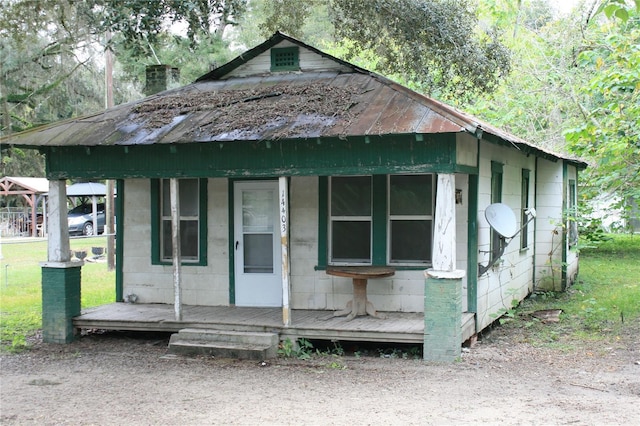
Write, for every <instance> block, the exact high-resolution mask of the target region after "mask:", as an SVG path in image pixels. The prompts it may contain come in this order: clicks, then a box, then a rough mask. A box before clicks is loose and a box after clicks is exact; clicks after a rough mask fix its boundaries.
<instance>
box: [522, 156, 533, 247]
mask: <svg viewBox="0 0 640 426" xmlns="http://www.w3.org/2000/svg"><path fill="white" fill-rule="evenodd" d="M530 175H531V171H530V170H529V169H522V188H521V193H520V207H521V212H520V220H521V222H520V223H521V226H522V229H521V230H520V249H521V250H526V249H528V248H529V223H528V222H529V216H528V215H527V210H528V209H529V207H530V205H529V200H530V197H529V196H530V188H531V186H530V185H531V178H530Z"/></svg>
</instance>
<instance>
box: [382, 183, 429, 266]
mask: <svg viewBox="0 0 640 426" xmlns="http://www.w3.org/2000/svg"><path fill="white" fill-rule="evenodd" d="M432 182H433V179H432V176H431V175H394V176H389V203H388V205H389V230H388V234H389V263H397V264H410V263H420V264H424V263H426V262H427V261H428V260H430V259H431V241H432V228H433V197H432V194H433V183H432Z"/></svg>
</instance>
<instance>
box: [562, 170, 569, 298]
mask: <svg viewBox="0 0 640 426" xmlns="http://www.w3.org/2000/svg"><path fill="white" fill-rule="evenodd" d="M568 186H569V170H568V167H567V163H566V161H565V162H563V163H562V221H563V226H562V269H561V271H562V272H561V277H560V282H561V285H562V291H564V290H566V289H567V287H568V283H569V280H568V278H567V254H568V253H567V251H568V248H569V232H568V229H567V226H564V225H566V224H567V223H566V221H565V218H564V216H565V212H566V211H567V209H568V208H569V206H568V205H567V198H568V197H567V190H568Z"/></svg>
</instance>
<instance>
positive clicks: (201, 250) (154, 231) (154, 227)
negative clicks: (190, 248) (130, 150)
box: [150, 178, 208, 266]
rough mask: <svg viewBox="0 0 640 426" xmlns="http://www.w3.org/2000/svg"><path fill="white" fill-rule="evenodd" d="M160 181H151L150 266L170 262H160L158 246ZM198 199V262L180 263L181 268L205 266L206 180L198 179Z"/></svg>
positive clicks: (168, 263) (159, 246)
mask: <svg viewBox="0 0 640 426" xmlns="http://www.w3.org/2000/svg"><path fill="white" fill-rule="evenodd" d="M160 182H161V179H151V194H150V195H151V208H150V211H151V264H152V265H171V262H168V261H165V260H162V257H161V253H160V250H161V244H160V226H161V222H162V221H161V211H160V191H161V186H160ZM198 183H199V184H198V197H199V206H198V207H199V211H198V215H199V217H198V226H199V229H198V232H199V234H198V244H199V247H198V254H199V255H198V260H196V261H191V260H189V261H182V262H181V263H180V264H181V265H183V266H207V259H208V256H207V234H208V225H207V211H208V189H207V183H208V179H206V178H202V179H198Z"/></svg>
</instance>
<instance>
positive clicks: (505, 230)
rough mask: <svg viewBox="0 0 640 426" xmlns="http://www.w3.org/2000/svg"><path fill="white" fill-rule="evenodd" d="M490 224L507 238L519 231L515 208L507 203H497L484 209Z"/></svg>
mask: <svg viewBox="0 0 640 426" xmlns="http://www.w3.org/2000/svg"><path fill="white" fill-rule="evenodd" d="M484 217H485V218H486V219H487V222H489V226H491V228H493V229H494V230H495V231H496V232H497V233H498V234H500V235H502V236H503V237H505V238H512V237H514V236H515V235H516V233H517V232H518V223H517V222H516V215H515V214H514V213H513V210H511V208H510V207H509V206H507V205H506V204H502V203H495V204H491V205H489V207H487V208H486V210H485V211H484Z"/></svg>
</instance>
